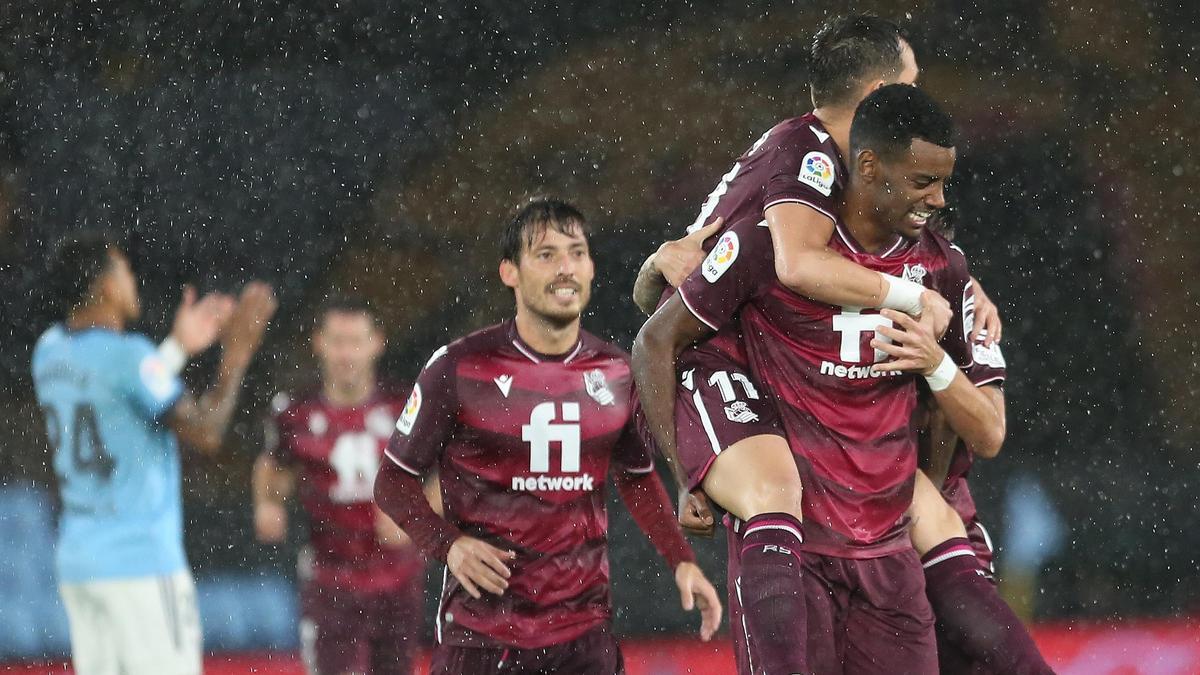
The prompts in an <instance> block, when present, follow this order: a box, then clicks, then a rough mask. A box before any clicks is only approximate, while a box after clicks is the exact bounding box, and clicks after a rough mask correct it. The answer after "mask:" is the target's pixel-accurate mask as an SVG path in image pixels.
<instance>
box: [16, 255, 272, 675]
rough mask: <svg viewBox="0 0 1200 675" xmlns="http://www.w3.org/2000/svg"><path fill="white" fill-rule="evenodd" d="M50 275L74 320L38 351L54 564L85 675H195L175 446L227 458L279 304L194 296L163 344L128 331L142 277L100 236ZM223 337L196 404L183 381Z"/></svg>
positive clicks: (266, 295)
mask: <svg viewBox="0 0 1200 675" xmlns="http://www.w3.org/2000/svg"><path fill="white" fill-rule="evenodd" d="M49 272H50V274H49V276H48V281H47V284H48V285H49V287H50V289H51V295H53V296H54V299H55V301H56V303H57V304H58V305H59V306H60V309H61V311H62V312H63V321H62V323H59V324H56V325H55V326H53V327H51V328H50V329H49V330H47V331H46V332H45V333H44V334H43V335H42V337H41V338H40V339H39V340H38V342H37V346H36V347H34V350H33V384H34V389H35V391H36V393H37V399H38V404H39V405H40V406H41V408H42V413H43V415H44V416H45V420H46V428H47V432H48V435H49V438H50V445H51V446H52V449H53V452H54V471H55V474H57V476H58V483H59V491H60V493H61V496H62V504H63V511H62V519H61V521H60V524H59V533H58V550H57V560H56V563H57V568H58V579H59V590H60V592H61V594H62V597H63V604H64V605H66V609H67V618H68V620H69V621H70V627H71V658H72V661H73V662H74V666H75V672H77V673H80V674H81V675H88V674H90V673H117V672H120V673H132V674H135V675H136V674H140V673H145V674H147V675H150V674H155V675H160V674H167V675H198V673H200V669H201V657H202V649H201V644H200V642H201V641H200V617H199V614H198V612H197V609H196V592H195V586H194V585H193V583H192V577H191V572H190V571H189V570H188V564H187V560H186V558H185V556H184V551H183V508H182V505H181V496H180V480H181V478H180V457H179V450H178V445H177V440H176V439H177V438H178V439H179V440H182V441H183V442H184V443H186V444H187V445H190V446H192V447H194V448H196V449H198V450H200V451H201V452H204V453H206V454H215V453H216V452H217V450H218V449H219V448H220V446H221V440H222V437H223V436H224V434H225V431H226V430H227V429H228V427H229V421H230V419H231V418H232V416H233V413H234V410H235V409H236V403H237V395H238V392H239V390H240V389H241V384H242V377H243V375H244V374H245V372H246V368H247V367H248V366H249V365H250V360H251V359H252V358H253V356H254V354H255V352H256V351H257V350H258V347H259V345H260V344H261V342H262V337H263V333H264V331H265V330H266V327H267V322H268V321H269V320H270V318H271V316H272V315H273V314H274V312H275V306H276V305H275V297H274V295H273V293H272V291H271V288H270V286H267V285H266V284H263V283H261V282H253V283H250V284H247V285H246V287H245V289H244V290H243V291H242V294H241V297H240V299H239V300H238V301H237V303H236V304H235V303H234V301H233V299H232V298H230V297H228V296H224V295H220V294H210V295H206V296H205V297H204V298H203V299H200V300H197V299H196V293H195V291H193V290H192V289H191V288H187V289H185V290H184V295H183V302H181V303H180V305H179V308H178V309H177V310H176V312H175V320H174V325H173V327H172V329H171V334H170V336H169V337H167V339H166V340H164V341H163V342H162V343H161V344H159V345H157V346H155V345H154V343H152V342H151V341H150V340H149V339H147V338H146V337H145V336H143V335H141V334H139V333H134V332H129V331H126V326H127V325H128V324H129V323H130V322H133V321H136V320H137V318H138V317H139V316H140V314H141V303H140V300H139V297H138V288H137V279H136V277H135V276H134V274H133V271H132V269H131V268H130V265H129V260H128V259H127V258H126V257H125V254H124V253H123V252H122V251H121V249H120V248H119V247H117V246H116V245H115V244H114V243H112V242H111V241H109V240H108V239H106V238H105V237H104V236H103V235H101V234H99V233H95V232H85V233H79V234H75V235H71V236H69V237H67V238H66V239H65V240H64V241H63V242H62V243H61V244H60V245H59V247H58V250H57V251H56V253H55V256H54V258H53V259H52V260H51V263H50V269H49ZM218 336H219V337H220V339H221V360H220V365H219V367H218V372H217V380H216V383H215V384H213V386H212V388H211V389H209V390H208V391H207V392H205V393H204V394H203V395H202V396H200V397H199V398H198V399H197V398H195V397H193V396H192V395H191V394H189V393H187V392H186V391H185V390H184V385H183V381H182V379H180V373H181V372H182V370H183V368H184V366H185V365H187V362H188V361H189V360H190V359H191V358H192V357H194V356H195V355H197V354H199V353H200V352H203V351H205V350H206V349H208V347H209V346H210V345H211V344H212V343H213V342H214V341H215V340H216V339H217V338H218Z"/></svg>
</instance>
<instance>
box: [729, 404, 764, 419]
mask: <svg viewBox="0 0 1200 675" xmlns="http://www.w3.org/2000/svg"><path fill="white" fill-rule="evenodd" d="M725 416H726V417H728V418H729V421H730V422H737V423H739V424H746V423H748V422H757V421H758V415H755V414H754V411H753V410H751V409H750V404H748V403H746V402H745V401H734V402H733V403H731V404H729V405H727V406H725Z"/></svg>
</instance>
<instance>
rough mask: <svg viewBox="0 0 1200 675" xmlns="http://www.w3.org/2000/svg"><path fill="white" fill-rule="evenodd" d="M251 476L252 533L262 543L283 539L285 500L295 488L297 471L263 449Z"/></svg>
mask: <svg viewBox="0 0 1200 675" xmlns="http://www.w3.org/2000/svg"><path fill="white" fill-rule="evenodd" d="M250 480H251V489H252V491H253V499H254V535H255V537H257V538H258V540H259V541H260V542H262V543H264V544H277V543H279V542H282V541H283V540H284V539H285V538H286V537H287V526H288V515H287V500H288V498H289V497H291V496H292V494H293V493H294V492H295V488H296V472H295V471H293V470H291V469H288V468H287V467H284V466H282V465H280V464H279V462H277V461H275V458H274V457H272V456H271V455H270V454H268V453H265V452H264V453H262V454H260V455H259V456H258V459H256V460H254V470H253V473H252V474H251V477H250Z"/></svg>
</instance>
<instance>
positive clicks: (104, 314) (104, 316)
mask: <svg viewBox="0 0 1200 675" xmlns="http://www.w3.org/2000/svg"><path fill="white" fill-rule="evenodd" d="M66 324H67V328H70V329H71V330H84V329H86V328H107V329H108V330H114V331H117V332H120V331H123V330H125V317H123V316H122V315H121V312H120V311H118V310H117V308H116V307H114V306H112V305H108V304H104V303H97V304H90V305H83V306H82V307H77V308H75V309H74V310H72V311H71V312H70V313H69V314H67V321H66Z"/></svg>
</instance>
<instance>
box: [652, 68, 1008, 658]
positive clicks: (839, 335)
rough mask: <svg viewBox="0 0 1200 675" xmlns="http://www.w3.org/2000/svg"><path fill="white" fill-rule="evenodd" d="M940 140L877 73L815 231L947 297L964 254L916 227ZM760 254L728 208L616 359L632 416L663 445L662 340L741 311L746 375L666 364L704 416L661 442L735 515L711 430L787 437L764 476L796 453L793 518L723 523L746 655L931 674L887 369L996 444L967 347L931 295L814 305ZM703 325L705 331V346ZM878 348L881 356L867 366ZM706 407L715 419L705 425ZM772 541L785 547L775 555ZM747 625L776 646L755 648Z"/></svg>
mask: <svg viewBox="0 0 1200 675" xmlns="http://www.w3.org/2000/svg"><path fill="white" fill-rule="evenodd" d="M951 138H952V127H951V124H950V121H949V118H948V117H947V116H946V115H945V114H944V113H943V112H942V111H941V110H940V108H938V107H937V105H936V104H935V103H933V101H932V100H930V99H929V98H928V96H926V95H924V94H923V93H921V92H920V91H919V90H917V89H915V88H913V87H911V86H906V85H890V86H887V87H883V88H881V89H879V90H877V91H876V92H875V93H873V94H871V95H870V96H869V97H868V98H867V99H866V100H865V101H864V102H863V104H862V105H860V106H859V108H858V111H857V113H856V116H855V118H854V122H853V127H852V130H851V140H850V144H851V145H850V147H851V157H852V158H853V162H852V164H851V170H850V171H849V172H848V174H849V175H848V182H847V187H846V192H845V194H844V204H843V206H842V211H841V214H842V216H841V217H840V218H838V219H837V221H836V223H835V224H836V232H835V235H834V236H833V237H832V238H831V240H830V242H829V244H830V246H831V247H832V248H833V250H835V251H836V252H837V253H838V254H839V255H842V256H845V257H846V258H848V259H852V260H854V261H856V262H857V263H859V264H861V265H864V266H867V267H869V268H871V269H873V270H877V271H878V272H881V273H888V274H893V275H903V276H905V277H907V278H908V279H909V280H910V281H912V282H914V283H916V282H918V281H920V282H925V283H929V284H930V285H931V286H932V288H933V289H934V290H937V291H940V292H941V293H943V294H945V295H948V296H950V297H955V298H963V297H965V295H966V293H967V289H968V285H969V283H970V277H969V274H968V273H967V269H966V262H965V260H964V259H963V257H962V255H961V253H960V252H958V251H956V250H954V249H951V247H950V245H949V244H948V243H947V242H945V240H943V239H941V238H939V237H938V236H936V235H934V234H932V233H931V232H929V230H928V228H927V227H926V224H927V222H928V220H929V218H930V217H931V216H932V215H933V214H934V213H935V212H936V211H937V210H938V209H940V208H942V207H943V206H944V205H945V204H944V198H943V195H942V185H943V182H944V181H945V179H946V178H947V177H948V176H949V174H950V172H951V170H952V169H953V166H954V156H955V155H954V148H953V142H952V140H951ZM835 218H837V215H836V214H835ZM843 219H844V220H843ZM772 257H773V252H772V246H771V237H770V234H769V233H768V232H767V229H766V228H765V227H763V226H762V225H761V224H760V223H759V221H758V219H757V218H756V217H748V218H743V219H742V220H740V221H738V222H735V223H733V224H732V227H731V228H730V229H729V230H728V231H727V232H726V233H725V234H724V235H722V238H721V240H720V241H719V242H718V244H717V246H716V247H715V248H714V249H713V252H712V253H711V254H710V255H709V257H708V258H707V259H706V260H705V261H704V263H703V264H702V265H701V268H700V269H699V270H697V271H696V273H695V274H693V275H691V276H690V277H689V278H688V279H687V281H685V282H684V284H683V286H682V287H681V288H680V291H679V293H678V294H677V295H676V296H674V297H672V298H671V299H670V300H668V301H667V302H666V304H664V305H663V307H661V308H660V309H659V311H658V312H656V313H655V315H654V316H653V317H651V319H650V320H649V321H648V322H647V324H646V326H645V327H644V328H643V330H642V332H641V334H639V337H638V341H637V343H635V353H634V366H635V374H636V376H637V379H638V385H639V391H640V392H641V395H642V397H643V401H644V404H645V406H646V414H647V417H648V419H649V420H650V422H651V428H652V429H653V430H654V431H655V432H656V433H658V434H659V435H660V436H662V438H660V445H661V447H663V448H664V449H665V450H666V451H668V452H670V451H674V450H675V449H676V448H675V438H673V436H674V434H673V433H667V434H663V433H662V430H663V429H665V428H666V427H667V426H668V425H669V426H670V431H672V432H673V431H674V421H673V418H672V412H673V410H674V406H675V400H674V399H675V393H676V392H675V388H674V386H672V385H673V383H674V380H675V371H674V357H675V355H676V354H677V353H679V352H680V351H681V350H682V349H683V348H684V347H686V346H688V345H690V344H693V343H695V342H697V341H698V340H702V339H704V338H705V337H707V336H708V335H709V334H711V333H712V332H713V331H723V332H725V333H727V340H729V342H730V343H731V344H733V345H735V346H737V345H738V344H739V343H738V340H737V337H738V336H737V335H736V332H737V330H738V324H740V331H741V334H742V335H741V337H742V338H743V339H744V344H745V348H746V351H745V356H746V357H748V359H749V361H750V364H751V370H752V374H753V375H755V376H757V377H756V379H755V381H757V382H761V383H763V384H764V385H766V386H765V390H764V391H761V392H760V391H758V390H757V388H755V387H753V385H750V386H746V385H748V384H750V380H749V379H747V378H744V377H743V378H740V379H739V380H737V381H735V382H736V383H738V384H741V385H742V387H743V389H744V390H743V391H738V390H737V389H734V388H733V387H723V386H722V385H723V384H724V380H725V377H722V373H720V372H718V373H715V374H714V376H712V377H709V378H707V379H702V378H701V377H699V376H698V373H695V372H693V373H691V374H690V375H689V374H688V373H687V372H685V373H684V376H683V390H684V391H682V392H681V393H684V392H691V394H692V398H693V403H694V405H695V409H696V411H697V413H698V414H696V415H694V416H696V417H698V418H699V422H700V424H699V425H697V426H699V427H700V428H701V429H702V430H703V431H702V434H701V436H700V437H699V438H698V439H696V442H691V443H688V444H687V445H686V446H685V445H684V443H683V440H684V439H683V438H681V439H680V441H681V442H680V444H679V446H678V450H679V453H680V457H681V458H682V462H683V467H685V468H686V469H687V470H690V473H691V475H692V478H691V480H693V481H695V478H696V477H698V478H700V479H701V480H702V481H703V487H704V489H705V491H706V492H707V493H708V495H709V496H710V497H712V498H713V499H714V500H715V501H716V502H717V503H718V504H720V505H722V506H724V507H726V508H727V509H728V510H729V511H730V512H731V513H732V514H733V515H734V516H737V517H738V518H742V513H739V511H738V510H737V509H738V508H740V505H739V503H738V501H737V500H738V497H739V496H741V495H739V494H738V493H737V492H736V491H735V490H734V489H732V486H731V485H730V484H729V483H728V482H722V480H721V478H722V477H723V476H722V475H721V474H713V473H712V472H711V471H710V472H708V474H707V476H706V475H705V470H706V468H707V466H708V465H709V464H712V465H713V466H720V465H722V464H724V465H725V466H726V467H729V470H728V471H727V472H726V473H727V474H734V475H736V472H737V471H738V470H741V471H743V472H744V471H745V469H744V467H740V466H737V465H733V464H732V462H733V461H744V460H745V458H744V456H742V455H740V454H735V455H730V454H729V453H730V452H731V451H736V450H737V449H738V446H736V445H733V446H732V447H731V446H730V445H729V444H723V443H722V434H723V433H724V434H725V435H726V436H728V435H736V434H739V433H745V432H744V431H742V428H744V427H749V428H751V429H752V430H753V432H754V433H755V434H756V436H757V437H759V440H760V443H759V444H760V445H766V444H763V443H761V441H762V440H766V439H769V440H770V441H771V444H770V445H766V447H771V448H777V447H778V444H780V443H783V444H784V445H783V447H789V446H790V448H789V449H790V453H789V459H791V456H790V455H791V453H794V461H792V462H791V464H790V466H789V465H787V463H786V462H783V461H782V458H779V457H777V456H773V459H776V460H779V462H778V464H777V465H776V466H775V471H777V472H778V473H780V474H783V475H788V474H791V476H795V475H796V473H795V472H796V471H797V469H798V474H799V479H800V480H799V482H802V483H803V485H804V491H803V495H800V494H796V493H795V492H791V493H788V492H785V494H786V495H788V496H789V497H791V498H797V499H800V498H802V500H803V513H804V516H805V522H804V524H803V525H801V522H800V519H799V518H796V517H795V514H793V513H788V512H784V513H777V514H772V513H767V514H763V513H759V514H756V515H755V516H754V517H752V518H750V519H749V520H747V522H745V523H744V526H739V527H738V528H737V531H738V533H739V535H740V549H741V550H740V554H741V559H740V564H741V571H740V580H741V584H742V586H741V592H742V600H743V603H742V604H743V606H744V612H745V617H746V623H745V629H746V633H747V635H746V636H745V641H746V643H747V644H748V645H749V649H750V654H749V657H750V659H751V660H752V659H753V657H754V656H755V655H756V652H757V653H758V654H759V656H760V661H759V663H758V665H753V664H752V661H751V667H752V668H758V669H760V670H756V671H755V672H767V673H775V672H810V671H815V672H822V673H824V672H840V671H842V670H843V669H844V670H845V671H851V672H852V671H873V670H879V669H881V668H885V667H888V664H895V663H906V664H908V665H910V666H911V668H912V670H913V671H914V672H933V671H936V670H937V655H936V649H935V646H934V636H933V621H932V614H931V612H930V609H929V604H928V602H927V601H926V600H925V598H924V579H923V577H922V575H921V566H920V563H919V560H918V558H917V556H916V554H915V553H914V552H913V550H912V548H911V544H910V543H909V541H908V537H907V529H906V526H905V519H904V518H903V516H904V514H905V511H906V510H907V508H908V506H909V504H910V503H911V502H912V493H913V481H914V472H915V469H916V461H917V452H916V438H915V436H914V434H913V433H912V430H911V425H910V419H911V417H912V413H913V409H914V407H915V404H916V396H917V389H916V386H915V381H914V378H912V377H911V376H907V375H897V374H896V373H897V372H898V371H901V370H903V371H905V372H919V373H921V374H923V375H925V376H926V379H927V380H928V381H929V387H930V389H932V390H934V391H935V396H936V397H937V399H938V402H939V404H940V405H941V407H942V410H943V411H945V413H946V415H947V418H948V420H949V421H950V423H951V424H953V426H954V427H955V429H957V430H958V431H959V432H960V434H961V435H962V436H963V438H964V439H965V440H966V441H967V442H968V443H969V444H971V445H972V446H977V447H980V448H985V449H987V448H990V447H991V446H995V447H997V448H998V446H999V444H1000V443H1001V442H1002V441H1003V424H1002V422H1001V421H1000V419H999V415H998V413H997V411H996V409H995V407H994V406H993V405H992V403H991V402H990V401H989V400H988V399H987V397H986V396H985V395H984V394H983V393H981V392H980V391H978V390H977V389H976V388H975V387H974V386H972V385H971V384H970V382H968V381H967V380H966V378H965V377H963V376H962V375H961V374H960V373H959V370H958V368H957V367H956V366H955V362H956V361H957V363H958V364H960V365H964V366H965V365H967V364H969V363H970V350H969V349H968V347H967V341H966V336H965V335H963V334H962V332H961V327H962V323H961V322H959V323H958V324H957V326H956V324H954V323H953V322H950V321H949V318H950V317H949V316H948V315H943V316H940V317H939V316H938V314H942V313H943V312H945V309H944V308H943V307H941V306H931V307H930V309H928V310H927V311H926V313H925V316H924V317H922V320H921V321H920V322H919V323H918V322H917V321H916V320H914V319H913V318H911V317H909V316H907V315H905V314H903V313H901V312H897V311H895V310H891V309H884V310H882V312H879V313H876V312H867V311H864V310H863V309H862V308H861V307H836V306H832V305H829V304H826V303H822V302H817V301H814V300H811V299H809V298H805V297H802V296H799V295H797V294H795V293H792V292H791V291H789V290H787V289H786V288H784V287H783V286H782V285H781V284H780V282H779V280H778V279H777V278H776V276H775V274H774V273H773V272H774V270H773V268H772V266H771V265H769V264H767V263H768V262H769V261H770V260H771V259H772ZM893 323H894V324H895V325H897V326H899V327H900V328H902V329H903V330H897V329H896V328H894V327H892V324H893ZM947 325H949V328H950V330H949V332H948V334H947V336H946V338H945V339H944V340H943V344H945V346H946V349H948V350H949V351H950V352H951V353H952V354H954V357H953V358H952V357H951V355H950V354H948V353H946V352H945V351H943V350H942V348H941V347H939V346H938V344H937V341H936V337H935V336H937V335H939V334H940V333H941V331H942V330H943V329H944V328H945V327H946V326H947ZM731 331H732V332H733V333H734V334H733V335H728V334H729V333H730V332H731ZM720 337H721V332H718V333H717V336H716V337H715V338H713V340H709V341H708V342H713V341H714V340H716V339H718V338H720ZM702 350H703V345H701V347H700V348H698V349H697V350H695V351H702ZM889 355H890V356H893V357H895V360H894V361H890V362H887V363H880V362H881V361H883V360H884V359H885V358H887V357H888V356H889ZM873 364H874V365H873ZM684 365H687V364H684ZM698 367H699V366H698ZM726 377H730V376H728V375H726ZM689 385H690V386H689ZM768 394H769V395H770V396H771V398H772V399H773V400H774V401H775V402H776V403H777V404H778V418H776V417H775V414H776V408H775V407H774V406H772V405H770V404H769V403H768V402H767V401H766V400H765V399H764V398H763V397H764V396H765V395H768ZM739 399H740V400H739ZM722 408H723V412H724V413H725V415H724V417H725V418H726V420H728V422H729V423H728V424H726V423H725V422H724V421H722V422H721V423H719V424H714V423H713V422H712V420H713V419H714V418H715V417H716V415H717V414H718V413H719V412H722ZM680 428H681V430H683V429H686V428H687V425H686V424H682V423H681V424H680ZM779 428H783V429H784V430H786V439H785V438H782V437H781V436H780V435H779V432H778V429H779ZM681 435H682V432H681ZM706 437H707V438H706ZM706 441H707V442H706ZM698 450H699V452H698ZM985 451H986V450H985ZM759 459H761V458H759ZM731 460H732V461H731ZM789 469H790V471H789ZM783 487H785V488H786V487H790V485H789V484H784V485H783ZM780 491H781V492H782V491H783V490H780ZM727 502H729V503H731V504H732V505H733V508H729V507H728V506H727V505H726V503H727ZM806 535H807V538H805V536H806ZM801 542H803V548H804V551H805V555H804V556H801V555H799V548H800V544H801ZM780 549H783V550H786V551H788V552H789V553H795V554H796V555H794V556H793V555H780V553H779V551H780ZM813 554H815V555H813ZM731 562H732V561H731ZM757 574H766V575H770V576H771V578H773V579H774V581H775V582H776V583H775V584H774V586H771V585H769V584H764V585H765V586H767V587H768V588H774V590H775V592H774V594H772V595H765V596H759V597H756V596H750V597H749V598H747V597H746V595H747V594H746V586H747V585H748V583H747V582H748V581H750V580H752V579H748V576H750V575H757ZM784 581H788V582H790V587H789V586H785V585H784V584H783V583H782V582H784ZM806 601H807V602H806ZM756 603H757V604H756ZM759 604H761V605H764V606H765V607H760V606H759ZM764 609H766V610H770V611H771V613H772V614H773V616H774V618H775V620H776V621H779V622H782V623H784V624H785V625H788V626H790V627H792V628H793V630H794V631H795V633H794V634H795V635H807V636H808V640H807V646H808V648H807V653H806V654H805V653H804V650H800V649H796V648H795V646H794V645H793V646H792V647H791V648H790V649H788V648H787V646H786V645H784V644H781V643H778V642H777V640H778V636H779V634H780V633H781V632H783V631H776V632H775V633H774V634H773V635H772V634H768V635H766V636H762V634H761V632H760V631H762V629H763V624H762V623H761V615H762V614H764V613H766V612H765V611H764ZM756 619H759V620H760V621H756ZM806 620H807V622H808V625H807V626H805V625H804V624H805V621H806ZM763 637H766V639H767V640H768V641H769V643H770V645H771V646H772V647H775V648H774V649H771V650H770V651H766V650H763V649H761V647H760V648H757V649H756V647H755V644H756V642H759V641H761V640H762V639H763ZM772 638H774V639H772ZM764 655H765V656H766V657H767V658H766V659H762V656H764Z"/></svg>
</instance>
